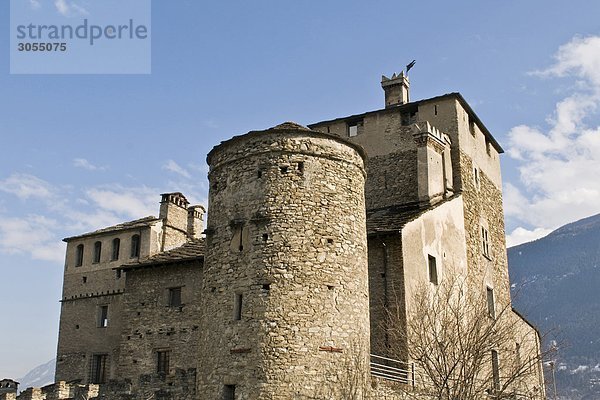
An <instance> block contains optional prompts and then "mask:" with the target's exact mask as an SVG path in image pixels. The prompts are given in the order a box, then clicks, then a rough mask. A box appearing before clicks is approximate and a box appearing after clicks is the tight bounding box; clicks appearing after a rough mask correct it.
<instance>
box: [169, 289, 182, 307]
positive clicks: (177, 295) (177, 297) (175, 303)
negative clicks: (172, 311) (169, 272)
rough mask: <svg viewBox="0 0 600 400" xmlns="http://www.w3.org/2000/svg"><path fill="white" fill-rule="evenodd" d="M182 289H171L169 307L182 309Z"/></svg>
mask: <svg viewBox="0 0 600 400" xmlns="http://www.w3.org/2000/svg"><path fill="white" fill-rule="evenodd" d="M181 305H182V303H181V287H174V288H170V289H169V306H170V307H181Z"/></svg>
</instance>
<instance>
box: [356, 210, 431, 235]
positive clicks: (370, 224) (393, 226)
mask: <svg viewBox="0 0 600 400" xmlns="http://www.w3.org/2000/svg"><path fill="white" fill-rule="evenodd" d="M425 210H427V208H422V207H419V206H418V204H411V205H402V206H390V207H385V208H378V209H376V210H367V234H373V233H383V232H397V231H399V230H400V229H402V227H403V226H404V225H406V224H407V223H408V222H410V221H412V220H413V219H414V218H416V217H417V216H419V215H420V214H421V213H422V212H423V211H425Z"/></svg>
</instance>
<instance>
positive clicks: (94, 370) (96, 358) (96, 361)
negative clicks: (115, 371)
mask: <svg viewBox="0 0 600 400" xmlns="http://www.w3.org/2000/svg"><path fill="white" fill-rule="evenodd" d="M107 361H108V354H94V355H93V356H92V365H91V369H90V382H91V383H106V378H107V377H106V372H107V371H106V369H107Z"/></svg>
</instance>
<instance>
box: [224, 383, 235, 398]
mask: <svg viewBox="0 0 600 400" xmlns="http://www.w3.org/2000/svg"><path fill="white" fill-rule="evenodd" d="M223 400H235V385H225V386H224V387H223Z"/></svg>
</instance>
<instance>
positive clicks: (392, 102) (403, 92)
mask: <svg viewBox="0 0 600 400" xmlns="http://www.w3.org/2000/svg"><path fill="white" fill-rule="evenodd" d="M381 87H382V88H383V91H384V92H385V108H388V107H393V106H396V105H399V104H406V103H408V102H409V101H410V99H409V89H410V82H409V80H408V76H406V75H404V71H401V72H400V73H399V74H397V75H396V73H394V74H393V75H392V77H391V78H388V77H387V76H385V75H382V76H381Z"/></svg>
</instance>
